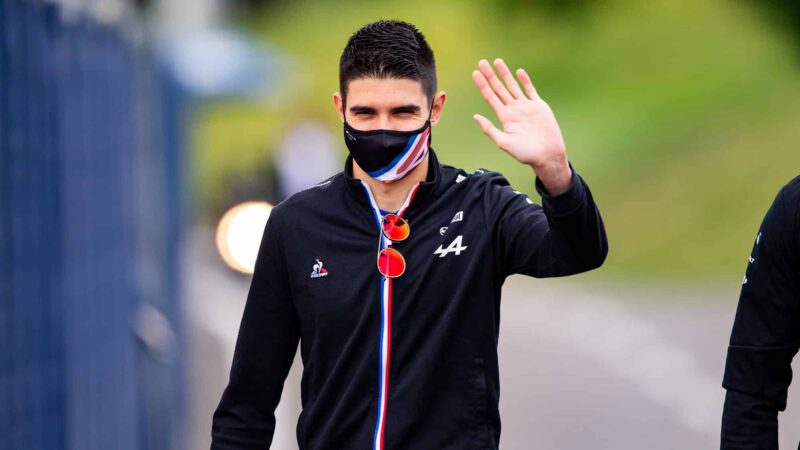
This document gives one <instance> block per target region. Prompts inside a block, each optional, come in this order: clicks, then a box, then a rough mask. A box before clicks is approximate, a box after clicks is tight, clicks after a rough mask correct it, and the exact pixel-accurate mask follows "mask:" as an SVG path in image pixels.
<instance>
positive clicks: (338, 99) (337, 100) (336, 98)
mask: <svg viewBox="0 0 800 450" xmlns="http://www.w3.org/2000/svg"><path fill="white" fill-rule="evenodd" d="M333 106H334V107H335V108H336V112H337V113H338V114H339V120H341V121H342V123H344V109H343V108H344V102H342V94H340V93H339V92H334V93H333Z"/></svg>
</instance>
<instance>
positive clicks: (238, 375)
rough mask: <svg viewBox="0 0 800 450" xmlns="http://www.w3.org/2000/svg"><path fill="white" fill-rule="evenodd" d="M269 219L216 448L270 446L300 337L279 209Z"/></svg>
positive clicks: (217, 422)
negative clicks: (277, 409) (291, 292)
mask: <svg viewBox="0 0 800 450" xmlns="http://www.w3.org/2000/svg"><path fill="white" fill-rule="evenodd" d="M278 208H279V207H276V208H275V209H273V212H272V216H271V217H270V219H269V220H268V221H267V224H266V226H265V228H264V233H263V236H262V238H261V244H260V247H259V251H258V256H257V258H256V264H255V271H254V273H253V279H252V282H251V284H250V290H249V292H248V294H247V301H246V304H245V308H244V314H243V316H242V321H241V325H240V328H239V335H238V338H237V340H236V349H235V351H234V356H233V364H232V366H231V372H230V379H229V381H228V386H227V387H226V388H225V391H224V392H223V394H222V399H221V400H220V402H219V405H218V406H217V409H216V411H215V412H214V416H213V423H212V430H211V435H212V443H211V449H212V450H222V449H226V450H228V449H269V447H270V444H271V443H272V437H273V433H274V431H275V414H274V413H275V408H276V407H277V405H278V402H279V401H280V397H281V392H282V391H283V383H284V381H285V380H286V376H287V374H288V372H289V369H290V368H291V365H292V362H293V360H294V355H295V353H296V351H297V344H298V342H299V339H300V320H299V317H298V315H297V311H296V309H295V307H294V304H293V302H292V298H291V295H290V290H289V279H288V274H287V269H286V259H285V258H284V254H283V251H282V248H281V240H280V236H279V235H278V233H279V230H278V228H279V227H278V225H277V219H278V217H276V215H277V214H276V213H277V212H278V211H277V210H278Z"/></svg>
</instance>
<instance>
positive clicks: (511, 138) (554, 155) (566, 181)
mask: <svg viewBox="0 0 800 450" xmlns="http://www.w3.org/2000/svg"><path fill="white" fill-rule="evenodd" d="M494 66H495V67H496V68H497V72H498V74H499V77H498V76H497V75H495V71H494V70H493V69H492V66H491V65H489V62H488V61H486V60H485V59H482V60H480V61H479V62H478V69H479V70H475V71H473V72H472V79H473V81H475V85H476V86H477V87H478V89H479V90H480V92H481V95H482V96H483V98H484V99H485V100H486V102H487V103H488V104H489V106H490V107H491V108H492V109H493V110H494V112H495V114H497V118H498V119H499V120H500V124H501V125H502V128H503V129H502V130H500V129H498V128H497V127H495V126H494V124H492V122H491V121H490V120H489V119H487V118H486V117H484V116H482V115H480V114H475V115H474V118H475V121H476V122H478V125H479V126H480V127H481V130H482V131H483V132H484V133H485V134H486V135H487V136H489V138H490V139H491V140H492V141H494V143H495V144H497V146H498V147H500V148H501V149H502V150H504V151H506V153H508V154H509V155H511V156H512V157H513V158H514V159H516V160H517V161H519V162H521V163H523V164H527V165H529V166H531V167H532V168H533V170H534V171H535V172H536V175H537V176H538V177H539V179H541V180H542V183H544V185H545V187H546V188H547V191H548V192H549V193H550V194H552V195H556V194H560V193H562V192H564V191H566V190H567V189H568V188H569V185H570V180H571V178H572V171H571V170H570V168H569V164H568V162H567V150H566V146H565V145H564V138H563V137H562V135H561V130H560V129H559V127H558V123H557V122H556V118H555V116H554V115H553V111H552V110H551V109H550V106H549V105H548V104H547V103H546V102H545V101H544V100H542V99H541V97H539V94H538V93H537V92H536V88H534V87H533V83H532V82H531V79H530V77H529V76H528V74H527V73H526V72H525V71H524V70H523V69H517V78H519V81H520V83H522V87H523V88H524V89H525V92H524V93H523V91H522V89H520V85H519V84H518V83H517V80H515V79H514V77H513V76H512V75H511V71H510V70H509V69H508V66H506V63H505V62H504V61H503V60H502V59H499V58H498V59H495V60H494ZM501 79H502V80H501ZM526 94H527V95H526Z"/></svg>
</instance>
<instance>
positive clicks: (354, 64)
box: [339, 20, 436, 102]
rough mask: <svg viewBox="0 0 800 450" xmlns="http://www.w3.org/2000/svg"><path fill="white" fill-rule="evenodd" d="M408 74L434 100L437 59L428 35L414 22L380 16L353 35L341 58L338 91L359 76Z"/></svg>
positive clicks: (399, 76)
mask: <svg viewBox="0 0 800 450" xmlns="http://www.w3.org/2000/svg"><path fill="white" fill-rule="evenodd" d="M367 77H374V78H408V79H412V80H417V81H419V82H420V83H422V90H423V92H425V95H427V96H428V101H430V102H432V101H433V97H434V95H436V63H435V62H434V59H433V50H431V47H430V46H429V45H428V42H427V41H426V40H425V36H423V35H422V33H420V32H419V30H417V27H415V26H414V25H412V24H410V23H407V22H401V21H399V20H379V21H377V22H372V23H369V24H367V25H364V26H363V27H361V29H359V30H358V31H356V32H355V33H353V35H352V36H350V39H349V40H348V41H347V45H346V46H345V47H344V51H343V52H342V56H341V58H340V59H339V92H341V94H342V97H344V98H345V99H346V98H347V87H348V85H349V83H350V82H351V81H353V80H356V79H359V78H367Z"/></svg>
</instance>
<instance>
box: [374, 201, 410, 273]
mask: <svg viewBox="0 0 800 450" xmlns="http://www.w3.org/2000/svg"><path fill="white" fill-rule="evenodd" d="M381 233H383V237H384V238H386V240H387V241H389V243H388V245H387V246H386V248H383V249H381V250H380V251H378V272H380V273H381V275H383V276H385V277H389V278H397V277H399V276H400V275H402V274H403V273H404V272H405V271H406V260H405V258H403V255H402V254H400V252H399V251H397V250H396V249H393V248H391V247H390V246H389V245H391V244H392V243H393V242H400V241H402V240H405V239H406V238H408V235H409V234H410V233H411V227H409V226H408V222H407V221H406V220H405V219H403V218H402V217H400V216H398V215H397V214H387V215H385V216H383V221H382V223H381ZM378 245H380V242H379V244H378Z"/></svg>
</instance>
